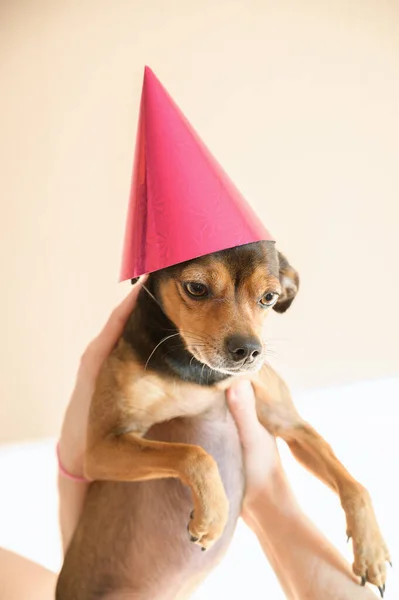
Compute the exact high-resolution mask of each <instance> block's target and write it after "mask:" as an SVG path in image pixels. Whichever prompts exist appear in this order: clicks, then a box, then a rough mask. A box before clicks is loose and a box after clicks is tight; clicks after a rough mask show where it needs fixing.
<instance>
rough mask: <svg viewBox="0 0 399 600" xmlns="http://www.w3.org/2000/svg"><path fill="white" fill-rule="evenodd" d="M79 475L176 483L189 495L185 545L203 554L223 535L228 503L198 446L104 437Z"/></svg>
mask: <svg viewBox="0 0 399 600" xmlns="http://www.w3.org/2000/svg"><path fill="white" fill-rule="evenodd" d="M85 472H86V476H87V477H88V478H89V479H91V480H103V481H145V480H148V479H163V478H167V477H177V478H179V479H181V481H182V482H183V483H184V484H185V485H187V486H189V487H190V489H191V492H192V495H193V501H194V511H193V513H192V514H191V520H190V522H189V524H188V532H189V536H190V539H191V541H192V542H194V543H196V544H198V545H200V546H201V547H202V548H203V549H204V550H206V549H207V548H210V546H212V544H213V543H214V542H215V541H216V540H217V539H218V538H219V537H220V536H221V535H222V533H223V530H224V528H225V525H226V523H227V518H228V510H229V505H228V500H227V497H226V494H225V491H224V487H223V483H222V480H221V478H220V475H219V470H218V467H217V465H216V462H215V461H214V459H213V458H212V457H211V456H210V455H209V454H207V453H206V452H205V450H203V449H202V448H200V447H199V446H192V445H189V444H172V443H164V442H154V441H149V440H145V439H141V438H140V437H138V436H136V435H133V434H130V433H126V434H123V435H120V436H113V437H111V436H108V437H106V438H105V439H102V440H98V441H96V442H94V443H91V444H89V446H88V450H87V452H86V464H85Z"/></svg>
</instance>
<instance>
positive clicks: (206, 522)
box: [187, 492, 229, 550]
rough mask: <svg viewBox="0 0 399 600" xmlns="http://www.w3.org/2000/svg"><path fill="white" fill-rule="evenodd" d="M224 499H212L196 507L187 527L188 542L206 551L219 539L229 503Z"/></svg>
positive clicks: (224, 524)
mask: <svg viewBox="0 0 399 600" xmlns="http://www.w3.org/2000/svg"><path fill="white" fill-rule="evenodd" d="M223 495H224V498H219V499H218V501H217V502H215V500H214V499H212V501H210V502H209V504H207V503H205V504H203V505H202V506H201V507H199V506H197V508H195V509H194V510H193V512H192V513H191V518H190V522H189V524H188V526H187V529H188V533H189V536H190V541H191V542H193V543H195V544H198V545H199V546H201V548H202V550H208V549H209V548H210V547H211V546H213V544H214V543H215V542H216V541H217V540H218V539H219V538H220V537H221V535H222V533H223V531H224V529H225V527H226V523H227V519H228V515H229V502H228V500H227V498H226V495H225V494H224V492H223Z"/></svg>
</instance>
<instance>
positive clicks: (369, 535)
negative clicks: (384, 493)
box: [344, 488, 390, 598]
mask: <svg viewBox="0 0 399 600" xmlns="http://www.w3.org/2000/svg"><path fill="white" fill-rule="evenodd" d="M344 510H345V513H346V523H347V531H346V533H347V535H348V538H352V544H353V554H354V562H353V572H354V573H355V574H356V575H358V576H359V577H360V579H361V585H365V584H366V582H369V583H371V584H373V585H376V586H377V587H378V589H379V591H380V594H381V597H382V598H383V597H384V592H385V581H386V563H387V562H390V556H389V551H388V548H387V545H386V543H385V541H384V539H383V537H382V535H381V532H380V528H379V526H378V523H377V519H376V516H375V514H374V509H373V506H372V502H371V499H370V496H369V494H368V492H367V490H365V489H364V488H360V490H359V491H358V493H357V494H356V495H355V496H352V498H351V499H350V500H349V501H348V502H347V503H345V506H344Z"/></svg>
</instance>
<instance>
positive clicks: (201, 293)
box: [183, 281, 209, 298]
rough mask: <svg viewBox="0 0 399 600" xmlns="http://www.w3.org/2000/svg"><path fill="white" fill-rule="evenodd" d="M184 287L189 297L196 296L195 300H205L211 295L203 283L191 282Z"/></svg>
mask: <svg viewBox="0 0 399 600" xmlns="http://www.w3.org/2000/svg"><path fill="white" fill-rule="evenodd" d="M183 287H184V289H185V290H186V292H187V294H188V295H189V296H194V297H195V298H205V297H206V296H208V294H209V291H208V288H207V287H206V285H204V284H203V283H195V282H194V281H190V282H189V283H184V284H183Z"/></svg>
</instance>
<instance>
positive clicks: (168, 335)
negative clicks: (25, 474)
mask: <svg viewBox="0 0 399 600" xmlns="http://www.w3.org/2000/svg"><path fill="white" fill-rule="evenodd" d="M298 287H299V276H298V274H297V272H296V271H295V269H293V268H292V267H291V265H290V264H289V262H288V261H287V259H286V258H285V257H284V255H283V254H281V253H280V252H278V251H277V249H276V247H275V244H274V242H255V243H251V244H246V245H244V246H239V247H235V248H232V249H228V250H223V251H220V252H216V253H213V254H210V255H207V256H203V257H200V258H197V259H194V260H190V261H187V262H184V263H181V264H178V265H176V266H173V267H169V268H166V269H162V270H160V271H156V272H154V273H152V274H151V275H150V276H149V278H148V280H147V282H146V285H145V286H144V287H143V289H142V290H141V291H140V294H139V297H138V301H137V304H136V307H135V308H134V310H133V312H132V314H131V316H130V318H129V319H128V321H127V324H126V326H125V329H124V332H123V335H122V337H121V339H120V340H119V342H118V344H117V346H116V347H115V349H114V351H113V352H112V353H111V355H110V356H109V358H108V359H107V360H106V362H105V364H104V365H103V368H102V370H101V373H100V376H99V379H98V383H97V387H96V391H95V393H94V396H93V399H92V403H91V409H90V416H89V426H88V434H87V451H86V457H85V472H86V476H87V477H88V478H89V479H90V480H92V481H93V483H92V484H91V486H90V489H89V492H88V497H87V501H86V503H85V507H84V509H83V514H82V517H81V519H80V522H79V525H78V527H77V530H76V533H75V535H74V538H73V540H72V542H71V545H70V547H69V549H68V550H67V553H66V556H65V561H64V565H63V568H62V570H61V573H60V577H59V580H58V585H57V592H56V598H57V600H94V599H105V598H107V599H109V600H112V599H125V598H129V599H130V598H135V599H136V598H140V599H144V598H151V600H156V599H158V598H159V599H162V600H166V599H167V600H169V599H172V598H173V599H183V598H187V597H189V596H190V594H191V593H192V592H193V590H194V589H195V588H196V586H197V585H198V584H199V583H200V582H201V581H202V579H203V578H204V577H205V576H206V575H207V574H208V573H209V572H210V570H211V569H212V568H214V567H215V566H216V564H218V562H219V561H220V560H221V558H222V556H223V554H224V552H225V551H226V549H227V547H228V544H229V542H230V540H231V538H232V535H233V532H234V528H235V525H236V522H237V519H238V516H239V514H240V507H241V501H242V498H243V494H244V489H245V477H244V474H243V465H242V455H241V450H240V443H239V439H238V434H237V430H236V428H235V426H234V423H233V421H232V418H231V416H230V413H229V412H228V410H227V408H226V404H225V390H226V389H227V388H228V387H229V386H230V385H231V382H232V379H233V378H237V377H243V378H248V379H250V380H251V382H252V386H253V389H254V392H255V396H256V409H257V414H258V418H259V421H260V422H261V424H262V425H263V426H264V427H265V428H266V429H267V430H268V431H269V432H270V433H271V434H272V435H273V436H276V437H279V438H281V439H283V440H284V441H285V442H286V443H287V444H288V446H289V448H290V450H291V451H292V453H293V455H294V456H295V458H296V459H297V460H298V461H299V462H300V463H302V464H303V465H304V466H305V467H306V468H307V469H308V470H310V471H311V472H312V473H313V474H314V475H315V476H316V477H318V478H319V479H320V480H321V481H323V482H324V483H325V484H326V485H328V486H329V487H330V488H331V489H332V490H333V491H334V492H336V493H337V494H338V495H339V498H340V502H341V505H342V508H343V510H344V512H345V516H346V532H347V535H348V537H351V538H352V541H353V550H354V563H353V570H354V573H355V574H356V575H358V576H359V577H360V581H361V584H362V585H365V583H366V582H367V581H368V582H370V583H372V584H375V585H376V586H377V587H378V588H379V590H380V593H381V595H383V592H384V590H385V578H386V566H385V563H386V561H389V553H388V549H387V547H386V544H385V542H384V540H383V537H382V535H381V533H380V530H379V526H378V523H377V520H376V517H375V514H374V510H373V507H372V502H371V500H370V496H369V494H368V492H367V490H366V489H365V488H364V487H363V486H362V485H361V484H360V483H359V482H358V481H356V480H355V479H354V478H353V477H352V476H351V474H350V473H349V472H348V471H347V470H346V469H345V467H344V466H343V465H342V464H341V463H340V462H339V460H338V459H337V458H336V456H335V455H334V453H333V451H332V449H331V448H330V446H329V445H328V444H327V442H326V441H325V440H324V439H323V438H322V437H321V436H320V435H319V434H318V433H317V431H315V429H313V427H312V426H311V425H310V424H309V423H307V422H305V421H304V420H303V419H302V418H301V416H300V415H299V413H298V412H297V410H296V409H295V407H294V404H293V402H292V399H291V396H290V393H289V390H288V388H287V386H286V384H285V383H284V381H283V380H282V379H281V378H280V377H279V376H278V375H277V373H275V372H274V371H273V370H272V368H271V367H270V366H269V365H268V364H267V362H266V361H265V353H266V345H265V343H264V342H263V335H262V332H263V329H264V325H265V319H266V317H267V315H268V314H269V313H270V310H275V311H277V312H279V313H284V312H285V311H286V310H287V309H288V308H289V307H290V305H291V303H292V302H293V300H294V298H295V296H296V294H297V291H298ZM187 523H188V525H187ZM187 530H188V531H187ZM197 546H199V547H200V548H201V549H202V550H208V552H206V553H205V554H203V553H202V552H199V551H198V550H199V548H197Z"/></svg>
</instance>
